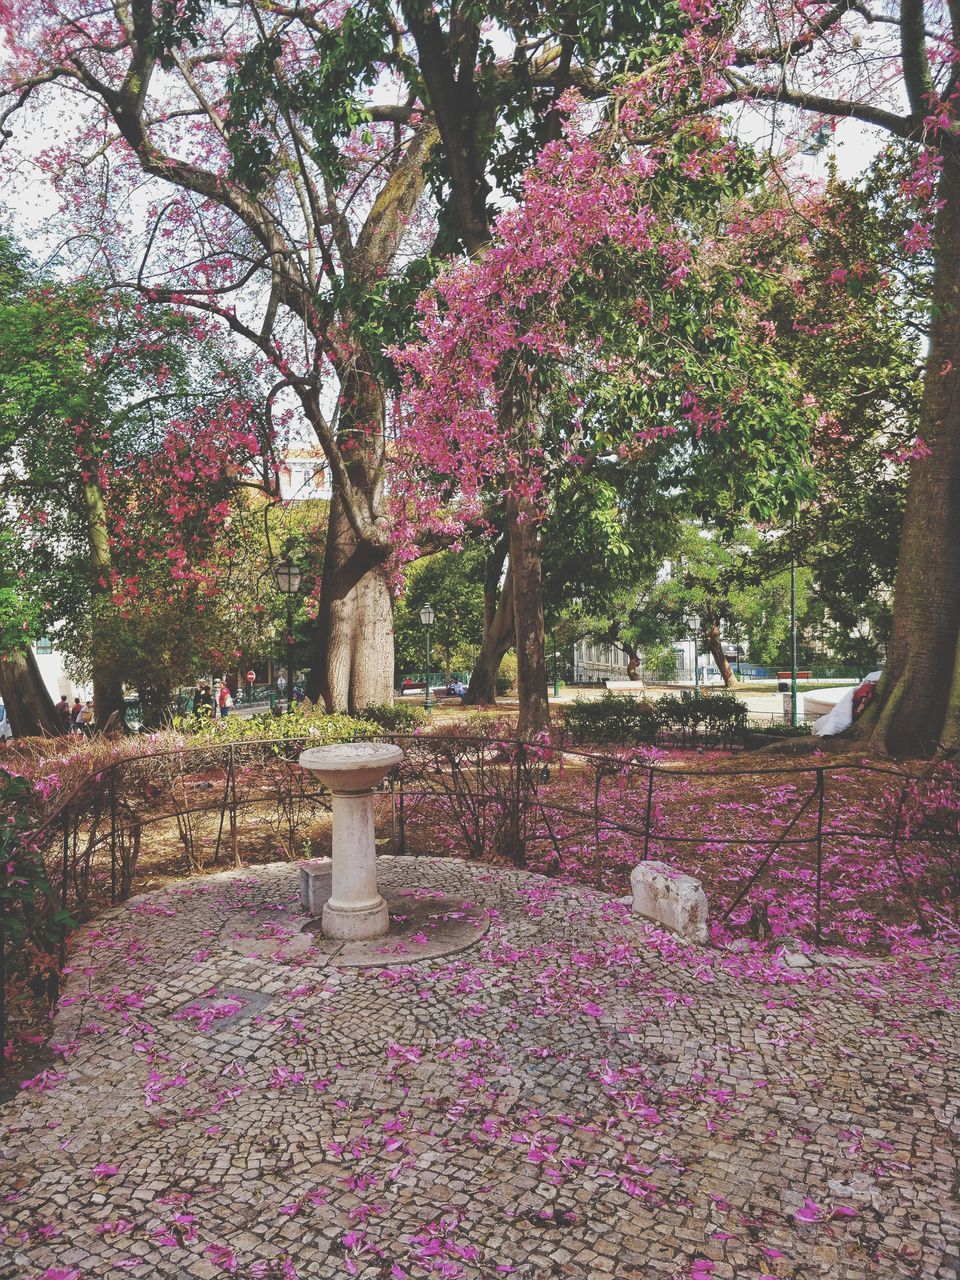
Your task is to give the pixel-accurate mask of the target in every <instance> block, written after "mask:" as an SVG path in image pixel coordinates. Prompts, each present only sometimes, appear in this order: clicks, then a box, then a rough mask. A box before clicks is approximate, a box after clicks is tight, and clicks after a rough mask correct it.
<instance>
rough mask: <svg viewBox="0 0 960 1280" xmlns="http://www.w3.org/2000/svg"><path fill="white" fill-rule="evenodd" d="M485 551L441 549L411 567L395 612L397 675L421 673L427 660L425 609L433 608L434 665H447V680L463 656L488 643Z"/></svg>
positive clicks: (432, 640) (407, 572) (480, 548)
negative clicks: (422, 618)
mask: <svg viewBox="0 0 960 1280" xmlns="http://www.w3.org/2000/svg"><path fill="white" fill-rule="evenodd" d="M485 563H486V561H485V555H484V551H483V548H482V547H476V548H473V549H470V550H467V551H461V552H455V551H440V552H438V553H437V554H436V555H433V556H428V557H426V558H424V559H423V560H419V561H416V562H415V563H413V564H411V565H409V566H408V568H407V571H406V575H407V580H406V585H405V588H404V592H403V595H402V596H401V598H400V600H399V601H398V603H397V609H396V619H395V622H396V638H397V668H398V671H401V672H403V671H419V670H421V669H422V667H423V664H424V660H425V648H424V646H425V636H424V628H423V624H422V623H421V621H420V610H421V609H422V608H423V606H424V605H425V604H429V605H432V607H433V610H434V614H435V622H434V625H433V627H432V629H431V648H432V652H433V656H434V661H437V660H438V659H439V660H440V661H442V663H443V670H444V673H445V675H446V678H447V680H448V681H449V679H450V674H451V671H452V669H453V666H454V664H455V659H456V657H457V655H458V654H460V655H463V654H464V653H465V652H469V653H473V652H475V651H476V649H478V648H479V646H480V642H481V640H482V639H483V574H484V569H485Z"/></svg>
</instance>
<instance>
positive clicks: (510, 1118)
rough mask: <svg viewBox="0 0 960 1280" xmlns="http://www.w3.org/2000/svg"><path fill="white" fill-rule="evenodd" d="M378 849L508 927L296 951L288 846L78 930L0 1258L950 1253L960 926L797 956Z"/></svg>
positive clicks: (350, 1265)
mask: <svg viewBox="0 0 960 1280" xmlns="http://www.w3.org/2000/svg"><path fill="white" fill-rule="evenodd" d="M381 880H382V882H383V883H384V884H385V886H386V887H387V888H388V889H389V890H391V891H392V892H394V893H398V892H402V891H403V890H404V889H410V890H413V889H417V890H420V889H422V890H423V891H425V892H434V893H441V892H442V893H446V894H452V895H460V896H462V897H464V898H466V899H468V900H469V901H473V902H476V903H480V904H483V905H484V906H486V907H487V909H488V910H489V911H490V913H491V916H492V923H491V927H490V930H489V932H488V933H487V935H486V936H485V937H484V938H483V939H482V940H481V941H480V942H478V943H477V944H476V945H475V946H474V947H472V948H471V949H470V950H468V951H464V952H462V953H460V954H458V955H455V956H448V957H445V958H442V959H434V960H429V961H424V962H420V963H413V964H404V965H402V966H401V965H399V964H396V965H394V966H393V967H391V955H390V953H389V952H390V947H391V946H393V945H394V944H393V943H390V944H388V945H387V946H386V947H385V952H386V954H384V956H383V960H382V965H380V966H377V967H373V968H366V969H357V968H352V969H346V968H344V969H337V968H336V967H335V965H334V964H333V963H331V961H330V959H329V957H328V956H325V955H324V954H323V953H322V951H318V952H316V953H314V952H311V953H309V954H307V955H303V954H297V955H294V956H293V957H292V958H289V957H288V958H287V959H284V955H285V952H284V949H283V943H284V941H285V930H284V929H283V928H282V926H280V925H279V924H278V923H277V921H278V919H279V918H280V916H281V915H282V914H283V913H288V912H289V911H290V909H291V905H292V904H293V903H294V902H295V901H296V897H297V891H298V886H297V871H296V868H294V867H291V866H287V865H283V866H273V867H267V868H261V869H258V870H256V871H250V872H243V873H234V874H231V875H227V876H218V877H215V878H211V879H209V880H199V881H191V882H186V883H184V884H183V885H181V886H179V887H176V888H172V889H170V890H167V891H164V892H161V893H156V894H151V895H148V896H144V897H142V898H140V899H138V900H135V901H132V902H131V903H128V904H127V905H126V906H125V907H122V908H119V909H118V910H116V911H114V912H111V913H110V914H109V915H106V916H104V917H102V918H101V919H100V920H98V921H97V922H96V923H95V924H94V925H92V926H88V927H87V928H86V929H85V930H84V931H83V932H82V934H80V935H79V937H78V938H77V940H76V941H75V944H74V947H73V950H72V953H71V964H72V970H73V972H72V975H71V977H70V980H69V983H68V986H67V988H66V992H65V995H64V998H63V1000H62V1002H61V1008H60V1013H59V1016H58V1019H57V1022H56V1025H55V1036H54V1039H55V1041H56V1042H57V1043H58V1044H60V1045H61V1046H62V1056H61V1060H59V1061H58V1063H57V1066H56V1068H55V1069H53V1070H52V1071H51V1072H49V1073H47V1074H46V1075H45V1076H43V1077H41V1078H38V1079H37V1080H35V1081H34V1082H33V1084H32V1085H31V1087H29V1088H27V1089H24V1090H23V1091H22V1092H21V1093H20V1095H19V1096H18V1097H17V1098H16V1099H14V1100H13V1101H11V1102H10V1103H9V1104H8V1105H7V1106H6V1107H5V1108H4V1109H3V1112H2V1113H0V1119H2V1121H3V1124H4V1128H3V1134H2V1138H0V1143H2V1145H0V1199H2V1201H3V1225H4V1232H5V1239H4V1242H3V1250H2V1252H0V1277H2V1278H3V1280H14V1278H15V1280H20V1277H34V1276H44V1277H47V1278H48V1280H53V1278H56V1280H64V1278H66V1277H69V1278H70V1280H77V1278H79V1277H83V1278H84V1280H87V1278H89V1277H101V1276H114V1275H116V1276H121V1275H124V1274H127V1275H130V1276H133V1277H216V1276H221V1275H234V1276H239V1277H287V1278H289V1277H295V1276H296V1277H300V1278H301V1280H303V1278H305V1277H314V1276H316V1277H340V1276H344V1275H358V1276H361V1277H366V1278H368V1280H381V1278H386V1280H399V1278H401V1277H410V1278H411V1280H413V1278H414V1277H426V1276H438V1277H464V1278H465V1280H471V1278H475V1277H481V1276H483V1277H494V1276H501V1275H512V1276H515V1277H521V1278H523V1280H533V1278H536V1280H540V1278H541V1277H544V1278H546V1277H578V1278H592V1277H607V1276H611V1277H618V1278H629V1277H645V1278H646V1277H665V1278H666V1277H683V1278H684V1280H720V1278H735V1280H759V1277H778V1278H782V1280H786V1278H789V1277H796V1278H801V1277H803V1278H812V1277H824V1276H829V1277H838V1278H839V1277H842V1278H843V1280H860V1278H863V1280H867V1278H869V1280H874V1278H875V1280H892V1278H894V1277H936V1280H957V1276H958V1275H960V1251H958V1240H960V1230H958V1224H960V1215H958V1212H957V1204H956V1201H955V1198H954V1189H955V1186H956V1177H957V1142H956V1139H957V1106H958V1091H957V1087H956V1084H957V1082H956V1075H955V1066H956V1062H957V1050H958V1043H957V1042H958V1017H957V1002H956V999H955V997H956V987H955V986H954V985H953V984H954V982H955V978H956V970H957V964H958V960H957V957H955V956H945V957H940V958H935V957H926V958H924V957H921V956H919V955H918V956H916V957H914V958H911V959H904V960H901V961H898V962H896V963H893V962H891V963H888V964H884V965H876V964H874V965H867V966H859V967H853V968H847V969H842V968H838V967H820V968H816V969H810V970H804V971H799V972H798V971H794V970H791V969H789V968H787V967H785V966H781V964H780V963H779V961H778V960H776V959H775V958H773V957H771V956H770V955H768V954H766V953H762V954H761V953H759V952H758V953H757V954H730V953H721V952H717V951H701V950H696V949H692V948H686V947H684V946H683V945H682V944H680V943H679V942H676V941H674V940H673V939H670V938H667V937H666V936H665V935H663V934H661V933H658V932H656V931H655V930H653V929H651V928H649V927H648V926H644V925H642V924H640V923H638V922H635V921H632V920H631V919H630V918H629V917H628V915H627V914H626V909H625V908H624V907H623V906H622V905H621V904H619V903H616V902H613V901H612V900H610V899H609V898H606V897H604V896H603V895H600V894H597V893H593V892H591V891H587V890H579V889H570V888H568V887H563V886H561V885H559V884H557V883H556V882H553V881H548V880H543V879H541V878H540V877H537V876H529V875H524V874H523V873H520V872H514V871H499V870H492V869H490V868H489V867H480V866H477V865H473V864H466V863H462V862H456V861H450V860H440V859H416V860H415V859H390V858H385V859H383V860H382V861H381ZM408 896H409V895H408ZM271 930H273V931H274V934H275V936H277V940H278V950H277V952H276V953H275V958H263V956H262V955H244V954H242V949H238V948H237V946H236V943H237V941H238V937H237V935H238V934H239V935H242V936H241V938H240V939H239V940H240V941H242V940H243V936H245V937H247V938H249V937H253V936H256V937H258V938H260V939H263V938H264V937H267V936H269V934H270V931H271ZM399 945H404V944H399ZM410 945H416V939H415V937H414V939H413V940H412V941H411V943H410ZM396 958H397V957H394V959H396ZM405 958H408V957H405Z"/></svg>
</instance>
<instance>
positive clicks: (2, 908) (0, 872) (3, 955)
mask: <svg viewBox="0 0 960 1280" xmlns="http://www.w3.org/2000/svg"><path fill="white" fill-rule="evenodd" d="M6 929H7V860H6V858H0V1079H3V1076H4V1075H5V1074H6V1070H7V932H6Z"/></svg>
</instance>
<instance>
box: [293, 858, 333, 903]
mask: <svg viewBox="0 0 960 1280" xmlns="http://www.w3.org/2000/svg"><path fill="white" fill-rule="evenodd" d="M332 885H333V859H332V858H315V859H314V860H313V861H312V862H304V863H303V864H302V865H301V867H300V904H301V906H302V907H303V909H304V911H305V912H306V913H307V915H308V916H318V915H319V914H320V912H321V911H322V910H323V904H324V903H325V902H326V900H327V899H328V898H329V897H330V893H331V889H332Z"/></svg>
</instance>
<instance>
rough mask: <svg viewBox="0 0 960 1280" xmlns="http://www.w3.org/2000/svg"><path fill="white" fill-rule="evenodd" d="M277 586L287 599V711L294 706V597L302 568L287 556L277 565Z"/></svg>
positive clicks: (275, 574) (298, 585)
mask: <svg viewBox="0 0 960 1280" xmlns="http://www.w3.org/2000/svg"><path fill="white" fill-rule="evenodd" d="M273 573H274V577H275V578H276V580H277V586H278V587H279V588H280V590H281V591H282V592H283V594H284V595H285V596H286V598H287V710H288V711H289V710H290V708H291V706H292V705H293V597H294V596H295V595H296V594H297V592H298V591H299V590H300V577H301V575H300V566H299V565H297V564H294V562H293V561H292V560H291V559H290V557H289V556H287V557H286V558H285V559H284V560H281V561H279V562H278V564H277V565H276V567H275V569H274V571H273Z"/></svg>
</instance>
